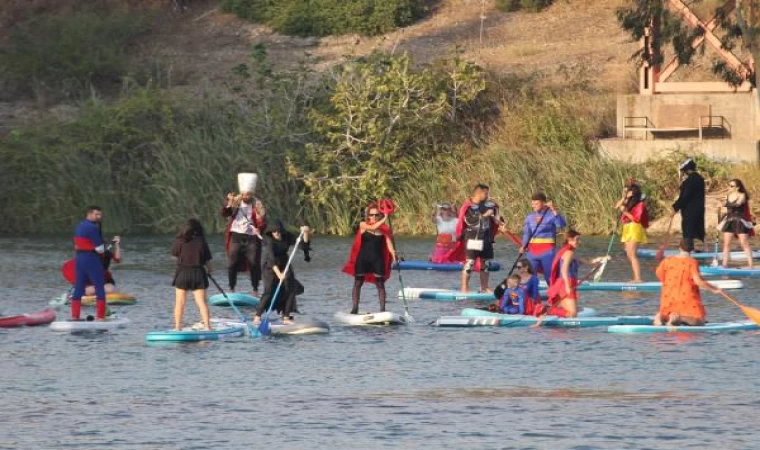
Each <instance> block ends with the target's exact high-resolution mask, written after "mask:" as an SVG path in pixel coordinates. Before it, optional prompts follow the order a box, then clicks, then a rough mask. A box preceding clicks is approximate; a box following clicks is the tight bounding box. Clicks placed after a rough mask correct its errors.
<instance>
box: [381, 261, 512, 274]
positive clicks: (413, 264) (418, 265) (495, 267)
mask: <svg viewBox="0 0 760 450" xmlns="http://www.w3.org/2000/svg"><path fill="white" fill-rule="evenodd" d="M399 266H401V270H438V271H441V272H461V271H462V269H463V268H464V264H463V263H434V262H430V261H401V262H400V263H394V264H393V269H397V268H398V267H399ZM499 270H501V264H499V263H498V262H496V261H491V263H490V264H489V265H488V271H489V272H496V271H499Z"/></svg>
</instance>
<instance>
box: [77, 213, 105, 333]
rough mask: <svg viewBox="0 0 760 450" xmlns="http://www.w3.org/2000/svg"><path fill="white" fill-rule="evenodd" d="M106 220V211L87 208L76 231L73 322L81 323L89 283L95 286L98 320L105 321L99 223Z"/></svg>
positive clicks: (103, 277) (103, 272) (102, 251)
mask: <svg viewBox="0 0 760 450" xmlns="http://www.w3.org/2000/svg"><path fill="white" fill-rule="evenodd" d="M102 220H103V210H102V209H101V208H100V207H99V206H88V207H87V209H86V211H85V219H84V220H83V221H81V222H79V225H77V227H76V230H75V231H74V250H75V251H76V255H75V256H74V266H75V270H76V279H75V281H74V293H73V294H72V295H71V319H72V320H79V318H80V315H81V310H82V295H83V294H84V291H85V288H86V286H87V283H88V282H89V283H91V284H92V285H93V286H94V287H95V318H96V319H97V320H105V318H106V289H105V273H106V271H105V269H104V268H103V261H102V259H101V255H102V254H103V253H105V251H106V246H105V243H104V242H103V236H102V235H101V234H100V227H99V226H98V223H99V222H100V221H102Z"/></svg>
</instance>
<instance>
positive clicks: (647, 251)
mask: <svg viewBox="0 0 760 450" xmlns="http://www.w3.org/2000/svg"><path fill="white" fill-rule="evenodd" d="M677 254H678V250H666V251H665V256H666V257H667V256H675V255H677ZM636 255H637V256H638V257H639V258H642V259H654V257H655V255H657V249H656V248H640V249H638V250H636ZM691 257H692V258H695V259H710V260H711V259H714V258H716V257H717V258H718V261H722V260H723V252H719V253H715V252H700V253H692V254H691ZM728 257H729V259H730V260H731V261H746V260H747V255H746V253H744V252H730V253H729V254H728ZM752 259H760V251H756V252H752Z"/></svg>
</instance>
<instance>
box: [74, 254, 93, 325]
mask: <svg viewBox="0 0 760 450" xmlns="http://www.w3.org/2000/svg"><path fill="white" fill-rule="evenodd" d="M75 264H76V265H75V267H76V278H75V281H74V293H73V294H71V300H70V302H71V318H72V319H73V320H79V318H80V316H81V314H82V294H84V291H85V286H86V285H87V272H86V271H85V268H84V266H85V264H84V262H83V261H80V259H79V258H77V259H76V260H75ZM93 291H94V289H93Z"/></svg>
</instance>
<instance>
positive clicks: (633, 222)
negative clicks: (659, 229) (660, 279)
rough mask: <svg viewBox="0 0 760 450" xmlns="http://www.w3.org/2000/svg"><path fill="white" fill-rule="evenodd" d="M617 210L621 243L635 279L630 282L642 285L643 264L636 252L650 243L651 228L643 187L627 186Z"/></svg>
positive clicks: (617, 204) (616, 205)
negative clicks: (642, 245)
mask: <svg viewBox="0 0 760 450" xmlns="http://www.w3.org/2000/svg"><path fill="white" fill-rule="evenodd" d="M615 208H616V209H617V210H618V211H619V212H620V222H621V223H622V224H623V231H622V232H621V233H620V242H622V243H623V244H625V254H626V256H628V261H630V262H631V270H632V271H633V279H632V280H631V281H630V282H631V283H641V282H642V281H643V280H642V279H641V264H640V263H639V257H638V255H637V254H636V252H637V251H638V249H639V244H646V243H647V242H648V240H647V231H646V229H647V228H649V213H648V212H647V206H646V202H645V201H644V195H643V194H642V193H641V187H640V186H639V185H638V184H635V183H630V184H629V185H628V186H626V187H625V188H624V189H623V198H621V199H620V200H619V201H618V202H617V203H616V204H615Z"/></svg>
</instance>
